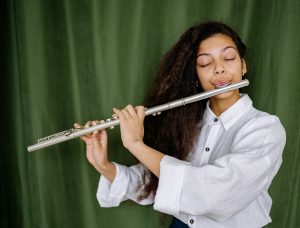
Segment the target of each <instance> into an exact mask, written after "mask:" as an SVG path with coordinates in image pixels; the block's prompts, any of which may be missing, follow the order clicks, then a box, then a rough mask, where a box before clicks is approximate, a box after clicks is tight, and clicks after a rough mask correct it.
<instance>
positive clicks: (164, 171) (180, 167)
mask: <svg viewBox="0 0 300 228" xmlns="http://www.w3.org/2000/svg"><path fill="white" fill-rule="evenodd" d="M190 165H191V164H190V163H189V162H186V161H181V160H179V159H176V158H174V157H170V156H167V155H165V156H164V157H163V159H162V160H161V162H160V177H159V182H158V188H157V191H156V196H155V203H154V206H153V207H154V209H155V210H158V211H160V212H163V213H166V214H171V215H174V216H177V217H178V216H179V202H180V200H179V199H180V195H181V192H182V185H183V179H184V173H185V169H186V167H187V166H190Z"/></svg>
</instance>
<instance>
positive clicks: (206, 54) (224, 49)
mask: <svg viewBox="0 0 300 228" xmlns="http://www.w3.org/2000/svg"><path fill="white" fill-rule="evenodd" d="M229 48H233V49H234V50H235V51H236V52H237V53H238V51H237V49H236V48H235V47H233V46H227V47H225V48H223V49H222V52H224V51H226V50H227V49H229ZM203 55H204V56H209V55H210V54H209V53H200V54H199V55H197V58H198V57H200V56H203Z"/></svg>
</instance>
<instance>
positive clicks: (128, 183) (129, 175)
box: [96, 163, 153, 207]
mask: <svg viewBox="0 0 300 228" xmlns="http://www.w3.org/2000/svg"><path fill="white" fill-rule="evenodd" d="M114 164H115V166H116V177H115V179H114V181H113V182H111V181H109V180H108V179H107V178H105V177H104V176H101V177H100V181H99V184H98V190H97V194H96V196H97V200H98V202H99V204H100V206H101V207H117V206H119V205H120V203H121V202H123V201H125V200H128V199H131V200H133V201H135V202H137V203H139V204H143V205H146V204H152V203H153V197H152V198H151V197H149V198H146V199H143V200H140V201H139V200H138V196H139V191H138V187H139V185H140V184H141V183H142V182H141V181H142V174H143V171H144V169H145V167H144V166H143V165H142V164H138V165H134V166H131V167H126V166H123V165H120V164H117V163H114Z"/></svg>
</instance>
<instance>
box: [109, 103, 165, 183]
mask: <svg viewBox="0 0 300 228" xmlns="http://www.w3.org/2000/svg"><path fill="white" fill-rule="evenodd" d="M113 111H114V112H115V114H116V115H117V116H118V118H119V119H120V128H121V137H122V142H123V145H124V147H125V148H127V149H128V150H129V151H130V152H131V153H132V154H133V155H134V156H135V157H136V158H137V159H138V160H139V161H140V162H141V163H142V164H143V165H145V166H146V167H147V168H148V169H149V170H150V171H151V172H152V173H154V174H155V175H156V176H157V177H159V174H160V161H161V160H162V158H163V157H164V154H163V153H161V152H159V151H157V150H155V149H153V148H151V147H149V146H147V145H145V144H144V142H143V138H144V118H145V109H144V107H143V106H137V107H136V109H134V108H133V107H132V106H131V105H128V106H126V108H124V109H123V110H118V109H113Z"/></svg>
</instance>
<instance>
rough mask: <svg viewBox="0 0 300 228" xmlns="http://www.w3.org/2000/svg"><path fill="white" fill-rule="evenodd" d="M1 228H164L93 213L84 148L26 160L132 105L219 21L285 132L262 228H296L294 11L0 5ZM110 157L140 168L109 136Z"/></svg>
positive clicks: (72, 144) (132, 214) (257, 4)
mask: <svg viewBox="0 0 300 228" xmlns="http://www.w3.org/2000/svg"><path fill="white" fill-rule="evenodd" d="M1 5H2V6H3V7H1V12H2V13H1V18H3V20H1V21H2V23H3V26H2V28H1V30H3V31H2V33H1V34H2V35H1V36H2V37H1V41H2V42H1V44H2V46H3V53H2V54H3V57H2V63H1V85H0V86H1V91H0V93H1V95H2V96H1V97H2V111H1V122H2V125H4V126H5V129H3V130H2V131H1V159H0V165H1V167H0V168H1V169H0V178H1V182H0V183H1V186H0V193H1V196H0V197H1V198H0V199H1V207H0V210H1V219H0V226H1V227H25V228H27V227H49V228H52V227H64V228H67V227H91V228H92V227H112V228H113V227H168V225H169V221H170V218H169V217H168V216H164V215H161V214H159V213H158V212H156V211H154V210H153V209H152V207H151V206H139V205H136V204H134V203H132V202H124V203H122V205H121V206H120V207H118V208H109V209H106V208H100V207H99V205H98V203H97V200H96V197H95V194H96V189H97V185H98V179H99V175H98V174H97V173H96V171H95V170H94V169H93V168H92V167H91V166H90V165H89V164H88V162H87V160H86V158H85V153H84V145H83V143H81V142H80V141H79V140H72V141H69V142H65V143H61V144H59V145H55V146H52V147H49V148H46V149H43V150H40V151H36V152H33V153H28V152H27V151H26V147H27V146H28V145H31V144H34V143H35V141H36V140H37V139H38V138H41V137H43V136H47V135H50V134H52V133H56V132H58V131H62V130H66V129H69V128H71V127H72V126H73V123H74V122H79V123H84V122H85V121H87V120H91V119H101V118H103V119H106V118H109V116H110V115H111V113H112V108H113V107H123V106H125V105H127V104H128V103H131V104H134V105H138V104H140V103H141V102H142V101H143V98H144V96H145V94H146V92H147V90H148V89H149V85H150V83H151V81H152V79H153V76H154V74H155V72H156V70H157V69H158V66H159V63H160V59H161V58H162V57H163V55H164V54H165V53H166V51H167V50H168V49H170V48H171V47H172V45H173V44H174V43H175V42H176V41H177V40H178V39H179V36H180V35H181V34H182V33H183V32H184V31H185V30H186V29H187V28H188V27H190V26H192V25H194V24H196V23H198V22H201V21H206V20H220V21H223V22H225V23H228V24H229V25H231V26H232V27H233V28H234V29H235V30H237V31H238V32H239V33H240V35H241V37H242V38H243V40H244V41H245V42H246V44H247V46H248V50H249V52H248V56H247V62H248V74H247V75H248V78H249V80H250V86H249V87H248V88H247V89H246V91H247V93H249V94H250V96H251V97H252V99H253V101H254V106H255V107H257V108H258V109H261V110H264V111H267V112H269V113H272V114H275V115H277V116H279V118H280V120H281V122H282V123H283V125H284V127H285V129H286V132H287V145H286V148H285V151H284V157H283V165H282V167H281V169H280V171H279V173H278V175H277V176H276V177H275V179H274V181H273V183H272V185H271V189H270V194H271V196H272V198H273V207H272V211H271V217H272V220H273V222H272V223H271V224H270V225H268V226H267V227H291V228H292V227H298V226H299V224H300V220H299V218H298V217H299V216H297V211H298V210H297V209H298V208H299V205H300V203H299V178H300V168H299V165H298V164H299V162H300V158H299V153H300V130H299V127H300V116H299V111H300V96H299V91H300V80H299V75H300V65H299V59H300V32H299V29H298V27H299V26H298V23H299V22H300V1H297V0H286V1H280V0H274V1H271V0H267V1H259V0H247V1H240V0H226V1H221V0H190V1H184V0H173V1H171V0H167V1H159V0H153V1H147V0H126V1H121V0H119V1H118V0H114V1H108V0H99V1H97V0H89V1H79V0H77V1H71V0H60V1H56V0H53V1H38V0H26V1H25V0H12V1H8V0H6V1H4V2H3V3H2V4H1ZM108 133H109V150H110V159H111V160H113V161H116V162H118V163H121V164H125V165H132V164H135V163H136V160H135V159H134V158H133V157H132V156H131V155H130V154H129V153H128V152H127V151H126V150H125V149H124V148H123V147H122V146H121V140H120V133H119V130H118V129H115V130H113V131H109V132H108Z"/></svg>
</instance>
